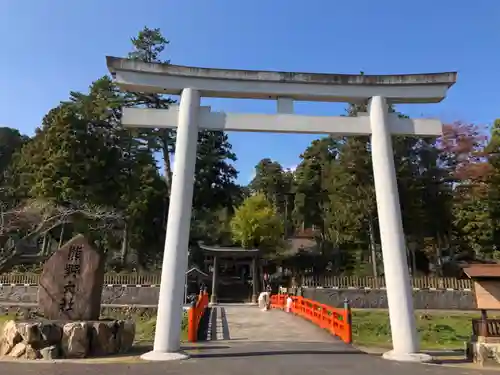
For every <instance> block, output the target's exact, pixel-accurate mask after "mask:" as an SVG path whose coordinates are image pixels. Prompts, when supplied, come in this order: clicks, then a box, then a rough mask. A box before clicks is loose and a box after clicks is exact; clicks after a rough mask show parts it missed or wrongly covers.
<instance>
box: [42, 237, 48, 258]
mask: <svg viewBox="0 0 500 375" xmlns="http://www.w3.org/2000/svg"><path fill="white" fill-rule="evenodd" d="M48 247H49V246H48V235H47V233H45V234H44V235H43V242H42V255H47V253H48V251H47V248H48Z"/></svg>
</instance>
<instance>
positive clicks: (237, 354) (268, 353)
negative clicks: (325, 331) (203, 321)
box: [190, 350, 365, 358]
mask: <svg viewBox="0 0 500 375" xmlns="http://www.w3.org/2000/svg"><path fill="white" fill-rule="evenodd" d="M301 354H306V355H320V354H329V355H331V354H339V355H346V354H362V355H365V353H363V352H359V351H348V350H345V351H344V350H266V351H262V352H257V351H248V352H226V353H199V354H197V353H193V354H191V353H190V357H191V358H231V357H235V358H236V357H239V358H241V357H263V356H277V355H301Z"/></svg>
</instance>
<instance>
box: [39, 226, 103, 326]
mask: <svg viewBox="0 0 500 375" xmlns="http://www.w3.org/2000/svg"><path fill="white" fill-rule="evenodd" d="M103 283H104V258H103V255H102V254H101V253H100V252H99V251H97V250H95V249H94V248H93V247H92V246H90V244H89V242H88V241H87V240H86V239H85V237H84V236H83V235H78V236H76V237H74V238H73V239H72V240H70V241H69V242H67V243H66V244H65V245H64V246H63V247H61V248H60V249H59V250H57V251H56V252H55V253H54V254H53V255H52V256H51V257H50V258H49V260H48V261H47V262H46V263H45V265H44V267H43V272H42V275H41V277H40V287H39V290H38V304H39V307H40V310H41V311H42V313H43V315H44V317H45V318H47V319H53V320H73V321H74V320H98V319H99V313H100V306H101V295H102V286H103Z"/></svg>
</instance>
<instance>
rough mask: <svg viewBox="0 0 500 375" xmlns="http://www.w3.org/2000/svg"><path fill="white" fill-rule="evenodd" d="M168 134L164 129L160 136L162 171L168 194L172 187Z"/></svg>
mask: <svg viewBox="0 0 500 375" xmlns="http://www.w3.org/2000/svg"><path fill="white" fill-rule="evenodd" d="M169 140H170V139H169V136H168V133H167V131H165V132H164V133H163V135H162V137H161V141H162V153H163V172H164V173H165V184H166V185H167V194H168V196H170V191H171V189H172V165H171V163H170V149H169V147H168V144H169Z"/></svg>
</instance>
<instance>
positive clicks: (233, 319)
mask: <svg viewBox="0 0 500 375" xmlns="http://www.w3.org/2000/svg"><path fill="white" fill-rule="evenodd" d="M243 309H244V310H243ZM219 310H220V311H221V318H220V319H221V321H222V322H223V324H225V325H226V328H225V330H226V331H227V332H226V337H223V339H219V340H215V341H209V342H207V343H201V344H199V345H192V346H186V347H184V350H186V351H187V352H188V353H189V354H190V355H191V358H190V359H188V360H185V361H179V362H149V363H148V362H139V361H136V362H131V363H107V364H103V363H101V364H98V363H67V362H66V363H36V364H33V363H13V362H3V363H0V374H2V375H19V374H23V375H66V374H67V375H86V374H96V373H100V374H111V373H118V374H120V375H132V374H134V375H160V374H161V375H171V374H172V375H173V374H182V375H200V374H206V375H229V374H231V375H234V374H236V375H255V374H262V373H266V374H277V375H279V374H284V375H285V374H286V375H299V374H300V375H306V374H314V375H321V374H328V375H331V374H333V373H335V375H364V374H374V375H375V374H376V375H378V374H383V375H400V374H405V375H421V374H434V375H452V374H460V375H466V374H471V375H473V374H486V373H491V372H490V371H479V370H469V369H464V368H449V367H441V366H430V365H421V364H408V363H397V362H391V361H386V360H383V359H381V358H380V357H378V356H372V355H368V354H364V353H362V352H360V351H358V350H356V349H354V348H352V347H351V346H348V345H346V344H344V343H343V342H341V341H339V340H337V339H335V338H333V337H331V336H330V335H328V334H327V333H326V332H323V331H322V330H321V329H319V328H317V327H315V326H313V325H311V324H309V323H307V322H305V321H302V320H301V319H299V318H297V317H293V316H290V315H287V314H285V313H283V312H279V311H271V312H266V313H264V312H260V311H259V310H258V309H257V308H256V307H244V306H220V308H219ZM224 316H225V317H224ZM227 336H229V337H227Z"/></svg>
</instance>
